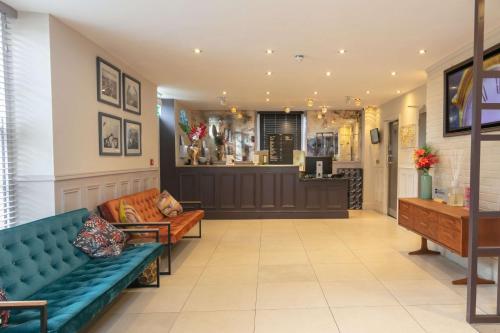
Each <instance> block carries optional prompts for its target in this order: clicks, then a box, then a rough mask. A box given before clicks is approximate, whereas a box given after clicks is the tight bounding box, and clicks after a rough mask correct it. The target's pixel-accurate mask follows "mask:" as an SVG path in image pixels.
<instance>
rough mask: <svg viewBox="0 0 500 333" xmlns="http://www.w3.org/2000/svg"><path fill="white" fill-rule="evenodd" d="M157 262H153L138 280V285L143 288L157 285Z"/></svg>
mask: <svg viewBox="0 0 500 333" xmlns="http://www.w3.org/2000/svg"><path fill="white" fill-rule="evenodd" d="M157 277H158V275H157V270H156V261H152V262H151V263H150V264H149V266H148V267H146V269H145V270H144V272H142V273H141V275H139V277H138V278H137V283H138V284H139V285H141V286H149V285H150V284H153V283H156V279H157Z"/></svg>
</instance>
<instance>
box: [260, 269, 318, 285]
mask: <svg viewBox="0 0 500 333" xmlns="http://www.w3.org/2000/svg"><path fill="white" fill-rule="evenodd" d="M306 281H317V279H316V274H315V273H314V270H313V268H312V266H311V265H265V266H261V267H259V283H265V282H271V283H272V282H275V283H280V282H281V283H283V282H306Z"/></svg>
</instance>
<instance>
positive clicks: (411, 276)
mask: <svg viewBox="0 0 500 333" xmlns="http://www.w3.org/2000/svg"><path fill="white" fill-rule="evenodd" d="M365 265H366V267H367V268H368V269H369V270H370V272H372V273H373V274H374V275H375V276H376V277H377V278H378V279H380V280H434V278H433V277H432V275H430V274H429V273H427V272H426V271H425V270H423V269H422V268H420V267H418V266H417V265H416V264H414V263H412V262H410V261H407V260H393V261H387V262H366V263H365Z"/></svg>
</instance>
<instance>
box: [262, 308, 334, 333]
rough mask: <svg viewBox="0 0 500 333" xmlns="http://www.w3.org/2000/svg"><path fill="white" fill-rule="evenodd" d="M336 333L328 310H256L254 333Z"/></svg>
mask: <svg viewBox="0 0 500 333" xmlns="http://www.w3.org/2000/svg"><path fill="white" fill-rule="evenodd" d="M304 332H307V333H338V332H339V331H338V329H337V326H336V324H335V321H334V320H333V317H332V314H331V313H330V309H328V308H322V309H286V310H283V309H280V310H257V315H256V318H255V333H304Z"/></svg>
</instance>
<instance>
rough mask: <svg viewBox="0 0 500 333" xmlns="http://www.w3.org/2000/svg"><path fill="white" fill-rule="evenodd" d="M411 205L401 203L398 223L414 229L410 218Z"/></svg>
mask: <svg viewBox="0 0 500 333" xmlns="http://www.w3.org/2000/svg"><path fill="white" fill-rule="evenodd" d="M410 214H411V212H410V205H409V204H407V203H406V202H402V201H400V202H399V211H398V223H399V224H400V225H402V226H403V227H405V228H409V229H413V223H412V219H411V218H410V216H411V215H410Z"/></svg>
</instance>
